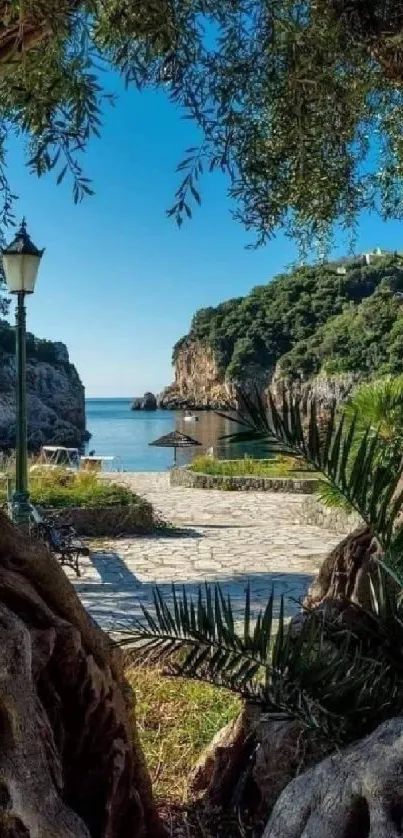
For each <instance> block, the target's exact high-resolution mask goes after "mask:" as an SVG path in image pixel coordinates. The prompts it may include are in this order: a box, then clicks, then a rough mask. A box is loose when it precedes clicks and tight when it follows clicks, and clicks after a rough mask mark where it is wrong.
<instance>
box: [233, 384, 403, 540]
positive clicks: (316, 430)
mask: <svg viewBox="0 0 403 838" xmlns="http://www.w3.org/2000/svg"><path fill="white" fill-rule="evenodd" d="M237 401H238V409H237V411H234V412H231V413H230V414H221V415H224V416H225V418H226V419H229V420H230V421H232V422H234V423H237V424H238V425H240V426H241V427H242V428H243V430H242V431H241V432H238V431H237V432H235V433H233V434H229V435H227V436H226V437H225V438H226V439H227V440H229V441H230V442H234V443H237V442H240V441H242V442H246V441H257V440H259V441H264V442H265V444H266V446H267V447H268V449H269V450H270V449H271V450H273V451H276V452H277V451H278V450H281V452H282V453H285V454H292V455H293V456H299V457H303V458H304V459H305V461H306V462H307V463H308V464H309V465H310V466H311V467H312V468H314V469H315V471H317V472H320V473H322V475H323V476H324V477H325V479H326V481H327V484H328V486H329V487H331V488H332V489H333V490H334V493H336V492H338V493H339V495H340V496H341V497H342V498H343V499H344V502H345V503H346V504H348V505H349V506H350V507H351V508H352V509H354V510H356V512H358V514H359V515H360V516H361V517H362V518H363V520H364V521H365V522H366V523H367V525H368V526H369V527H371V529H372V530H373V532H374V533H375V534H376V535H377V537H378V539H379V541H380V543H381V544H382V546H383V548H384V549H385V551H386V550H390V551H392V552H395V548H396V546H397V545H395V544H394V537H395V525H396V520H397V516H398V514H399V511H400V508H401V501H400V498H399V499H398V498H397V492H398V486H399V481H400V479H401V475H402V458H401V454H400V453H399V452H398V451H397V450H396V449H394V448H392V449H391V450H390V451H389V453H388V456H385V445H384V442H383V440H382V439H381V438H380V436H379V434H378V433H376V432H374V431H373V429H372V428H367V429H366V430H365V431H364V432H363V433H362V434H361V438H360V442H359V444H358V446H357V444H356V427H357V421H358V420H357V417H355V416H351V417H350V419H349V421H348V422H347V421H346V417H345V416H344V415H341V416H340V415H339V414H338V413H337V411H336V407H335V406H334V407H333V409H331V410H330V411H329V413H328V415H327V417H326V419H325V421H324V422H319V420H318V415H317V408H316V404H315V401H314V400H311V401H310V402H309V403H307V402H306V401H303V400H302V399H301V398H300V397H298V396H295V395H293V394H292V393H287V392H286V390H284V391H283V395H282V400H281V404H280V406H278V405H277V404H276V403H275V401H274V399H273V397H272V395H271V394H270V393H269V395H268V403H267V405H266V404H265V403H264V401H263V399H262V397H261V395H260V393H259V392H257V391H256V392H255V393H254V394H253V396H251V395H249V394H247V393H245V392H242V391H238V395H237ZM329 491H330V490H329ZM334 497H335V495H334Z"/></svg>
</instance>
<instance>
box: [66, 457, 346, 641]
mask: <svg viewBox="0 0 403 838" xmlns="http://www.w3.org/2000/svg"><path fill="white" fill-rule="evenodd" d="M114 479H116V480H119V482H122V483H124V484H126V485H129V486H130V487H131V488H133V489H134V490H135V491H136V492H138V493H139V494H142V495H144V496H145V497H147V498H148V499H149V500H150V501H151V502H152V503H153V504H154V507H155V508H156V509H157V510H159V512H160V513H161V515H162V516H163V518H164V519H165V520H167V521H170V522H171V523H172V524H175V525H177V526H179V527H181V528H182V532H181V533H180V535H175V536H174V535H172V536H167V535H152V536H141V537H135V538H133V537H131V538H124V539H114V540H108V541H104V542H102V544H99V545H96V546H95V547H94V550H93V553H92V555H91V558H90V559H85V560H83V562H82V570H83V572H82V576H81V578H80V579H78V580H76V579H75V578H74V577H73V576H72V577H71V578H72V580H73V582H74V585H75V588H76V590H77V591H78V593H79V595H80V597H81V599H82V601H83V603H84V605H85V607H86V608H87V609H88V611H89V612H90V613H91V614H92V616H93V617H94V618H95V619H96V620H97V621H98V622H99V623H100V624H101V625H102V626H103V627H104V628H105V629H111V628H112V627H113V626H116V625H117V624H119V625H127V624H130V621H131V620H132V619H133V617H137V616H139V615H140V613H141V610H140V603H141V602H143V603H145V604H147V603H150V601H151V593H152V587H153V585H154V584H155V583H157V584H158V585H159V586H160V587H161V590H162V591H163V594H164V596H166V597H167V599H169V598H170V596H171V585H172V582H175V583H176V584H178V585H180V586H182V585H183V586H184V587H185V589H186V591H187V592H189V593H193V594H194V593H195V592H196V591H197V588H198V585H200V583H203V582H204V581H205V580H207V581H209V582H211V581H214V580H218V581H220V583H222V585H223V588H224V589H225V590H226V591H229V592H230V593H231V596H232V597H233V599H234V602H235V604H236V606H238V608H240V607H241V604H242V603H243V601H244V595H245V586H246V584H247V581H248V580H249V582H250V585H251V594H252V597H251V599H252V606H253V608H254V610H255V611H256V610H257V609H258V608H259V607H261V605H262V603H263V604H264V603H265V602H266V600H267V597H268V596H269V594H270V591H271V589H272V586H274V589H275V593H276V595H278V596H280V595H281V594H284V596H285V597H286V608H287V613H288V614H290V613H292V612H293V610H294V609H295V608H296V604H295V602H293V600H298V599H299V598H300V597H301V596H302V595H303V594H304V593H305V591H306V589H307V587H308V585H309V584H310V582H311V580H312V578H313V576H314V575H315V573H316V571H317V570H318V568H319V566H320V564H321V561H322V559H323V558H324V556H325V555H326V553H327V552H328V551H329V550H330V549H331V548H332V547H334V546H335V545H336V544H337V542H338V541H340V537H339V536H337V535H335V534H334V533H329V532H327V531H326V530H323V529H319V528H317V527H312V526H306V525H301V524H299V522H298V515H299V509H300V506H301V503H302V498H301V496H299V495H284V494H273V493H269V492H222V491H215V490H203V489H183V488H171V487H170V486H169V475H168V474H152V473H148V474H140V473H138V474H123V475H119V476H115V477H114Z"/></svg>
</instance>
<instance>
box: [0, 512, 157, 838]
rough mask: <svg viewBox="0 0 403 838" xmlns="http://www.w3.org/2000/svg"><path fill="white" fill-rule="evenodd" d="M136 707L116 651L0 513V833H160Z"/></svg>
mask: <svg viewBox="0 0 403 838" xmlns="http://www.w3.org/2000/svg"><path fill="white" fill-rule="evenodd" d="M133 713H134V710H133V696H132V695H131V694H130V692H129V689H128V687H127V684H126V683H125V681H124V677H123V672H122V660H121V656H120V653H119V652H118V651H117V650H116V649H115V648H114V647H113V646H112V644H111V642H110V641H109V639H108V637H107V636H106V635H105V634H104V633H103V632H102V631H101V630H100V629H99V628H98V626H96V624H95V623H94V622H93V621H92V620H91V619H90V617H89V616H88V615H87V613H86V612H85V610H84V608H83V607H82V605H81V603H80V601H79V599H78V596H77V594H76V593H75V591H74V588H73V587H72V585H71V584H70V582H69V581H68V579H67V577H66V576H65V574H64V572H63V570H62V569H61V568H60V566H59V565H58V564H57V562H56V561H55V560H54V559H53V557H52V556H51V555H50V554H49V553H48V551H47V550H46V548H45V547H43V546H42V545H40V544H37V543H33V542H31V543H30V542H29V541H28V540H27V539H26V538H25V537H24V536H23V535H22V534H21V533H19V532H18V531H17V530H16V528H15V527H14V526H13V525H12V524H11V523H10V522H9V521H8V519H7V518H5V516H4V515H1V517H0V838H45V836H46V838H157V836H158V835H161V834H162V830H161V827H160V824H159V821H158V818H157V815H156V812H155V809H154V806H153V800H152V792H151V783H150V780H149V776H148V773H147V769H146V766H145V761H144V758H143V754H142V750H141V746H140V743H139V741H138V739H137V734H136V729H135V720H134V716H133ZM131 716H132V717H131Z"/></svg>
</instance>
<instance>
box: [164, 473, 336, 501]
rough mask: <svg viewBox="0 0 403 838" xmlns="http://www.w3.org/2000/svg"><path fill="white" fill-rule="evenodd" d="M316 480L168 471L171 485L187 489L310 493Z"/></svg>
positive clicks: (311, 478) (312, 478) (316, 482)
mask: <svg viewBox="0 0 403 838" xmlns="http://www.w3.org/2000/svg"><path fill="white" fill-rule="evenodd" d="M318 482H319V481H318V480H317V479H316V478H314V477H307V478H303V479H296V478H292V477H254V476H250V477H247V476H242V477H232V476H231V477H228V476H224V475H221V474H202V473H201V472H196V471H191V470H190V469H188V468H175V469H172V471H171V472H170V483H171V486H183V487H185V488H187V489H224V490H226V491H230V492H231V491H232V492H236V491H243V492H247V491H250V492H291V493H296V494H305V495H310V494H313V492H315V490H316V488H317V486H318Z"/></svg>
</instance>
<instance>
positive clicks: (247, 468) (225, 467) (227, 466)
mask: <svg viewBox="0 0 403 838" xmlns="http://www.w3.org/2000/svg"><path fill="white" fill-rule="evenodd" d="M189 468H190V469H191V471H195V472H199V473H202V474H217V475H222V476H223V477H273V478H276V477H293V478H296V479H297V478H303V477H314V476H315V472H313V471H311V470H310V469H309V468H308V467H307V466H305V465H304V463H303V462H302V461H301V460H298V459H297V458H294V457H273V458H272V459H270V460H254V459H253V458H252V457H244V458H243V459H242V460H217V459H216V458H215V457H207V456H200V457H195V459H194V460H193V462H192V463H191V464H190V466H189Z"/></svg>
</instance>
